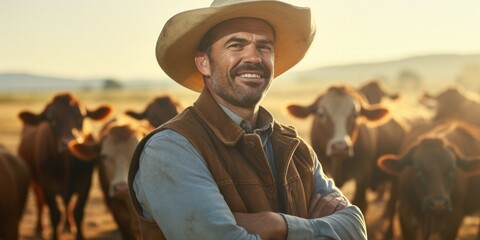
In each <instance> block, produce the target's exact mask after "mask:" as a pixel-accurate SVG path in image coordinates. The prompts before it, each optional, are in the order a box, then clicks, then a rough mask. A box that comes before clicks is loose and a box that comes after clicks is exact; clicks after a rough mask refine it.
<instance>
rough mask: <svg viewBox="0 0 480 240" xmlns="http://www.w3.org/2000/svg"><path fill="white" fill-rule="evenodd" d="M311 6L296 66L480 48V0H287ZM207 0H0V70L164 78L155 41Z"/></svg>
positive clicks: (306, 67) (478, 50) (464, 52)
mask: <svg viewBox="0 0 480 240" xmlns="http://www.w3.org/2000/svg"><path fill="white" fill-rule="evenodd" d="M286 2H289V3H292V4H295V5H298V6H308V7H310V8H311V9H312V14H313V17H314V20H315V22H316V26H317V34H316V37H315V40H314V42H313V44H312V46H311V48H310V50H309V52H308V53H307V54H306V56H305V58H304V59H303V60H302V62H300V63H299V64H298V65H297V66H295V67H294V68H293V69H292V70H291V71H304V70H309V69H313V68H318V67H327V66H338V65H348V64H359V63H373V62H383V61H392V60H397V59H403V58H408V57H412V56H422V55H437V54H442V55H444V54H458V55H470V54H480V44H478V43H479V42H480V31H479V30H478V26H479V24H480V14H478V9H480V2H479V1H471V0H459V1H448V0H439V1H428V0H418V1H415V2H410V1H401V0H392V1H388V2H384V1H378V0H376V1H367V0H358V1H355V2H352V1H347V0H338V1H334V2H332V1H326V0H287V1H286ZM210 3H211V1H210V0H184V1H182V4H179V2H165V1H158V0H157V1H148V0H143V1H136V2H130V1H129V2H118V1H113V0H104V1H100V2H98V1H92V0H86V1H81V2H68V1H67V2H65V1H59V0H45V1H33V0H23V1H17V0H5V1H2V3H0V15H1V16H2V21H0V31H1V32H2V38H0V52H2V55H1V56H0V62H1V64H0V72H25V73H32V74H39V75H53V76H59V77H68V78H82V79H84V78H86V79H92V78H115V79H120V80H125V79H132V78H138V79H159V78H165V77H166V75H165V74H164V73H163V72H162V70H161V69H160V67H159V66H158V64H157V62H156V59H155V56H154V48H155V43H156V40H157V37H158V34H159V33H160V31H161V29H162V27H163V25H164V23H165V22H166V21H167V20H168V19H169V18H170V17H171V16H173V15H174V14H176V13H178V12H181V11H186V10H190V9H194V8H199V7H207V6H208V5H210Z"/></svg>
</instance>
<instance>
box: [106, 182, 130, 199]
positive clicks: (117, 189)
mask: <svg viewBox="0 0 480 240" xmlns="http://www.w3.org/2000/svg"><path fill="white" fill-rule="evenodd" d="M126 195H128V185H127V183H126V182H119V183H116V184H113V185H112V187H111V189H110V196H112V197H121V196H126Z"/></svg>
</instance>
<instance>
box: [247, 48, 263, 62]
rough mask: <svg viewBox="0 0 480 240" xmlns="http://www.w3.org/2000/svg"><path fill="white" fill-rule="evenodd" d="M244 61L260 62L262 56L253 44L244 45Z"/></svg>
mask: <svg viewBox="0 0 480 240" xmlns="http://www.w3.org/2000/svg"><path fill="white" fill-rule="evenodd" d="M243 62H244V63H252V64H259V63H262V57H261V54H260V52H259V50H258V49H257V47H256V46H254V45H249V46H247V47H245V56H244V57H243Z"/></svg>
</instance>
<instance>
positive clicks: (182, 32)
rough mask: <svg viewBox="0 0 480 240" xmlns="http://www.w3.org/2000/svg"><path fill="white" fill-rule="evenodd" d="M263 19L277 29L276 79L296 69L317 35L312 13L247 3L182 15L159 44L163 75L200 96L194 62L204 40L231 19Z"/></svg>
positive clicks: (279, 5) (279, 4) (200, 85)
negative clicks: (199, 46) (209, 32)
mask: <svg viewBox="0 0 480 240" xmlns="http://www.w3.org/2000/svg"><path fill="white" fill-rule="evenodd" d="M239 17H252V18H259V19H263V20H265V21H266V22H268V23H269V24H270V25H272V27H273V28H274V29H275V33H276V36H275V38H276V42H275V70H274V77H277V76H279V75H280V74H282V73H284V72H285V71H287V70H288V69H290V68H291V67H293V66H294V65H296V64H297V63H298V62H299V61H300V60H301V59H302V58H303V57H304V56H305V53H306V52H307V50H308V48H309V47H310V45H311V43H312V40H313V37H314V35H315V24H314V23H313V19H312V17H311V13H310V9H309V8H303V7H296V6H293V5H290V4H287V3H283V2H280V1H247V2H241V3H236V4H230V5H225V6H218V7H209V8H201V9H196V10H190V11H186V12H182V13H179V14H177V15H175V16H173V17H172V18H170V20H168V21H167V23H166V24H165V26H164V28H163V30H162V32H161V33H160V36H159V38H158V41H157V46H156V57H157V61H158V63H159V64H160V67H161V68H162V69H163V71H164V72H165V73H166V74H167V75H168V76H169V77H170V78H172V79H173V80H175V81H176V82H178V83H179V84H181V85H183V86H185V87H187V88H189V89H191V90H194V91H197V92H200V91H201V90H202V89H203V87H204V82H203V76H202V74H201V73H200V72H199V71H198V70H197V68H196V66H195V62H194V57H195V53H196V51H197V48H198V45H199V44H200V41H201V40H202V38H203V36H204V35H205V34H206V33H207V32H208V31H209V30H210V29H211V28H212V27H214V26H216V25H217V24H219V23H221V22H224V21H226V20H229V19H234V18H239Z"/></svg>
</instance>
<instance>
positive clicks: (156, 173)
mask: <svg viewBox="0 0 480 240" xmlns="http://www.w3.org/2000/svg"><path fill="white" fill-rule="evenodd" d="M222 108H223V107H222ZM223 110H224V111H225V112H226V113H227V114H228V115H229V116H230V117H231V118H232V120H234V121H235V122H236V123H238V124H240V125H241V126H242V125H243V126H242V127H243V128H244V129H246V130H247V131H250V130H249V129H248V125H249V124H248V123H247V122H244V121H243V120H242V119H241V118H240V117H238V116H237V115H235V114H234V113H233V112H231V111H229V110H228V109H226V108H223ZM272 124H273V123H272ZM251 131H252V132H257V133H258V134H259V135H260V137H261V138H262V142H263V143H264V149H265V151H266V154H267V156H268V158H269V163H270V167H271V168H274V167H275V165H274V161H273V151H272V149H271V144H270V140H269V137H270V134H271V131H272V130H271V126H270V129H269V128H268V126H261V127H260V128H259V129H256V130H251ZM316 162H317V164H316V167H315V173H314V174H315V182H314V188H315V189H314V192H315V193H320V194H322V195H327V194H329V193H331V192H334V191H336V192H340V190H338V188H336V187H335V185H334V183H333V181H332V180H331V179H329V178H327V177H326V176H325V175H324V174H323V170H322V167H321V165H320V164H319V162H318V161H316ZM273 172H276V171H273ZM133 188H134V192H135V194H136V197H137V199H138V201H139V203H140V205H141V207H142V210H143V215H144V216H145V217H146V218H149V219H155V221H156V222H157V224H158V225H159V226H160V228H161V229H162V231H163V233H164V234H165V236H166V237H167V239H174V240H176V239H179V240H182V239H226V240H227V239H228V240H230V239H261V238H260V236H258V235H252V234H249V233H248V232H247V231H246V230H245V229H243V228H242V227H240V226H238V225H237V224H236V222H235V218H234V217H233V214H232V212H231V211H230V209H229V207H228V205H227V204H226V202H225V200H224V199H223V196H222V195H221V193H220V191H219V189H218V187H217V184H216V183H215V181H214V179H213V176H212V175H211V173H210V171H209V170H208V167H207V166H206V164H205V162H204V160H203V159H202V157H201V156H200V154H199V153H198V152H197V151H196V149H195V148H194V147H193V146H192V145H191V144H190V142H188V140H187V139H185V138H184V137H183V136H182V135H180V134H179V133H177V132H174V131H172V130H164V131H161V132H158V133H156V134H155V135H154V136H152V137H151V138H150V139H149V140H148V142H147V143H146V145H145V148H144V149H143V152H142V154H141V157H140V165H139V169H138V172H137V173H136V175H135V179H134V182H133ZM281 214H282V215H283V216H284V218H285V220H286V222H287V226H288V239H292V240H293V239H366V227H365V221H364V219H363V215H362V213H361V212H360V210H359V209H358V208H357V207H356V206H353V205H349V206H347V207H346V208H344V209H343V210H340V211H338V212H336V213H334V214H332V215H330V216H327V217H322V218H316V219H304V218H299V217H296V216H291V215H287V214H283V213H281Z"/></svg>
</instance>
